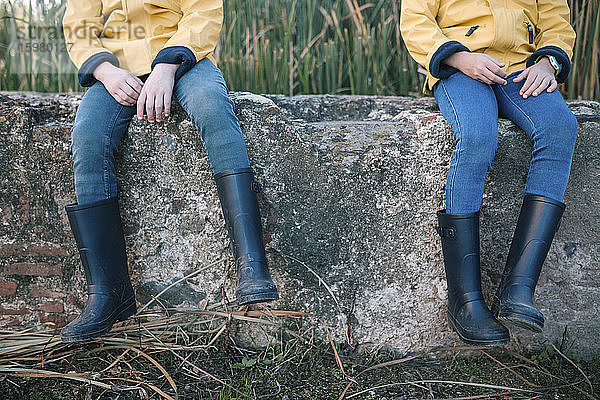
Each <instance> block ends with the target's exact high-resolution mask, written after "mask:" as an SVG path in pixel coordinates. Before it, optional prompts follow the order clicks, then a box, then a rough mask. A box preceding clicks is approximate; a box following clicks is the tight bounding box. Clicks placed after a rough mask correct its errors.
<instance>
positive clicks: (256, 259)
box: [215, 168, 279, 304]
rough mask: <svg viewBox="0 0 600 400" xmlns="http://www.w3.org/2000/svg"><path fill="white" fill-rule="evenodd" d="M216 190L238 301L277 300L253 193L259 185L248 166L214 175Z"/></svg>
mask: <svg viewBox="0 0 600 400" xmlns="http://www.w3.org/2000/svg"><path fill="white" fill-rule="evenodd" d="M215 181H216V183H217V191H218V193H219V199H220V200H221V208H222V209H223V216H224V217H225V223H226V225H227V230H228V231H229V237H230V238H231V242H232V244H233V255H234V257H235V265H236V271H237V279H238V282H237V290H236V297H237V300H238V303H239V304H252V303H262V302H266V301H272V300H277V299H278V298H279V295H278V293H277V287H276V286H275V284H274V283H273V280H272V279H271V274H270V273H269V269H268V266H267V257H266V254H265V245H264V242H263V235H262V225H261V220H260V212H259V210H258V201H257V199H256V193H255V192H258V191H259V189H258V184H257V183H256V182H254V176H253V174H252V170H251V169H250V168H244V169H237V170H228V171H223V172H220V173H218V174H216V175H215Z"/></svg>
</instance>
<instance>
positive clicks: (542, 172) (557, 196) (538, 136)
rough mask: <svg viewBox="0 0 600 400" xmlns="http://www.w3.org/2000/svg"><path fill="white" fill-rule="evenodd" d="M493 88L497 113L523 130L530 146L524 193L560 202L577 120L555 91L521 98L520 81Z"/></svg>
mask: <svg viewBox="0 0 600 400" xmlns="http://www.w3.org/2000/svg"><path fill="white" fill-rule="evenodd" d="M515 76H516V73H515V74H511V76H510V77H509V78H508V79H507V85H506V86H501V85H494V92H495V93H496V97H497V98H498V107H499V111H500V114H501V115H502V116H506V117H507V118H509V119H510V120H512V121H513V122H515V123H516V124H517V125H519V127H521V129H523V130H524V131H525V132H526V133H527V135H528V136H529V138H530V139H531V142H532V144H533V150H532V154H531V163H530V166H529V174H528V175H527V184H526V186H525V194H535V195H540V196H545V197H549V198H551V199H554V200H558V201H562V199H563V196H564V194H565V190H566V188H567V182H568V180H569V173H570V170H571V160H572V158H573V151H574V149H575V140H576V138H577V119H576V118H575V116H574V115H573V113H572V112H571V110H569V108H568V107H567V105H566V103H565V100H564V99H563V97H562V95H561V94H560V93H559V92H558V90H555V91H553V92H552V93H548V92H546V91H543V92H542V93H541V94H539V95H538V96H535V97H534V96H530V97H528V98H527V99H524V98H523V97H522V96H521V95H519V90H520V89H521V87H522V85H523V82H518V83H515V82H513V78H514V77H515Z"/></svg>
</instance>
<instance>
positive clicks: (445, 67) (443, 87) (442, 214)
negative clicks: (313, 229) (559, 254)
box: [401, 0, 577, 345]
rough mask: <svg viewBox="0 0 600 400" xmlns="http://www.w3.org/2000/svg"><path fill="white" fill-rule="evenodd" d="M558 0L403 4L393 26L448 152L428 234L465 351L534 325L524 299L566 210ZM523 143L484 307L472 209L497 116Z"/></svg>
mask: <svg viewBox="0 0 600 400" xmlns="http://www.w3.org/2000/svg"><path fill="white" fill-rule="evenodd" d="M569 19H570V11H569V7H568V5H567V3H566V0H536V1H520V0H506V1H498V0H403V1H402V14H401V30H402V36H403V38H404V41H405V43H406V46H407V48H408V50H409V52H410V54H411V55H412V56H413V58H414V59H415V60H416V61H417V62H418V63H419V64H421V65H422V66H423V67H425V68H426V69H427V72H428V75H427V80H426V83H425V88H424V91H425V92H433V94H434V96H435V99H436V102H437V104H438V106H439V108H440V111H441V112H442V114H443V115H444V117H445V118H446V119H447V120H448V122H449V123H450V125H451V126H452V128H453V130H454V135H455V139H456V140H455V144H456V148H455V150H454V152H453V155H452V161H451V164H450V170H449V172H448V179H447V182H446V209H445V210H442V211H439V212H438V223H439V226H438V231H439V233H440V236H441V238H442V250H443V254H444V264H445V270H446V278H447V283H448V321H449V325H450V327H451V328H452V329H453V330H455V331H456V332H457V333H458V335H459V337H460V338H461V339H462V340H463V341H465V342H466V343H469V344H474V345H501V344H505V343H508V341H509V332H508V330H507V329H506V327H505V326H504V325H503V324H502V323H501V322H500V321H502V322H505V323H512V324H515V325H518V326H521V327H525V328H528V329H531V330H534V331H541V330H542V328H543V326H544V317H543V315H542V314H541V313H540V312H539V311H538V310H537V309H536V308H535V307H534V304H533V294H534V290H535V286H536V284H537V281H538V278H539V275H540V272H541V268H542V264H543V262H544V259H545V258H546V255H547V253H548V249H549V247H550V243H551V242H552V240H553V238H554V233H555V231H556V230H557V229H558V226H559V222H560V218H561V216H562V213H563V211H564V208H565V205H564V203H562V199H563V195H564V193H565V189H566V186H567V181H568V179H569V172H570V167H571V159H572V156H573V150H574V146H575V139H576V136H577V120H576V119H575V116H574V115H573V113H572V112H571V111H570V110H569V108H568V107H567V106H566V104H565V101H564V99H563V98H562V96H561V95H560V93H559V92H558V91H557V90H556V87H557V84H558V83H560V82H564V81H565V80H566V78H567V76H568V74H569V69H570V66H571V65H570V57H571V55H572V48H573V44H574V40H575V32H574V31H573V29H572V28H571V26H570V24H569ZM499 115H500V116H503V117H506V118H509V119H511V120H512V121H514V122H515V123H516V124H517V125H519V126H520V127H521V128H522V129H523V130H524V131H525V132H526V133H527V134H528V135H529V137H530V138H531V141H532V144H533V151H532V159H531V164H530V169H529V174H528V177H527V183H526V186H525V195H524V198H523V203H522V207H521V211H520V214H519V219H518V222H517V227H516V229H515V233H514V236H513V240H512V244H511V246H510V250H509V254H508V257H507V262H506V267H505V270H504V274H503V277H502V281H501V283H500V285H499V288H498V291H497V293H496V295H495V297H494V303H493V307H492V310H491V311H490V309H489V308H488V307H487V305H486V303H485V301H484V299H483V295H482V293H481V273H480V258H479V209H480V206H481V201H482V197H483V189H484V184H485V177H486V173H487V171H488V169H489V167H490V165H491V162H492V160H493V158H494V154H495V152H496V146H497V143H498V116H499Z"/></svg>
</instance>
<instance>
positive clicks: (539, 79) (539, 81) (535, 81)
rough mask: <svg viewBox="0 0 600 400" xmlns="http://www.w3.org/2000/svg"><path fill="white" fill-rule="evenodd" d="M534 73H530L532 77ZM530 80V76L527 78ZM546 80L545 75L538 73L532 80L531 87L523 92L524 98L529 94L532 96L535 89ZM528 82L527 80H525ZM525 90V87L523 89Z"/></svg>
mask: <svg viewBox="0 0 600 400" xmlns="http://www.w3.org/2000/svg"><path fill="white" fill-rule="evenodd" d="M531 76H533V75H530V77H531ZM527 79H528V80H529V78H527ZM543 80H544V77H543V76H541V75H536V76H535V79H533V80H532V82H531V84H530V85H529V87H528V88H527V90H525V91H524V92H523V98H524V99H526V98H528V97H529V96H531V94H532V93H533V91H534V90H536V89H537V88H538V87H540V85H541V84H542V82H543ZM525 83H527V82H525ZM521 90H523V89H521Z"/></svg>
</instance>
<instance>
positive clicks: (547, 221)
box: [493, 195, 565, 332]
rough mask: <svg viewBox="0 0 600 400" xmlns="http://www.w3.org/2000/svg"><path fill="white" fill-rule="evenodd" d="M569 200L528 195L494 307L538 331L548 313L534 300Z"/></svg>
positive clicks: (507, 317) (501, 314) (510, 319)
mask: <svg viewBox="0 0 600 400" xmlns="http://www.w3.org/2000/svg"><path fill="white" fill-rule="evenodd" d="M564 209H565V204H564V203H562V202H560V201H556V200H553V199H550V198H547V197H543V196H536V195H526V196H525V197H524V198H523V205H522V206H521V211H520V213H519V219H518V222H517V227H516V228H515V233H514V236H513V240H512V243H511V245H510V250H509V252H508V257H507V260H506V266H505V268H504V273H503V274H502V281H501V283H500V286H499V287H498V290H497V292H496V296H495V298H494V306H493V311H494V314H495V315H497V316H498V318H500V319H501V320H503V321H507V322H511V323H513V324H516V325H518V326H520V327H523V328H527V329H530V330H533V331H536V332H539V331H541V330H542V329H543V328H544V315H543V314H542V313H541V312H540V311H538V310H537V309H536V308H535V306H534V303H533V296H534V293H535V287H536V285H537V282H538V280H539V277H540V273H541V271H542V265H543V264H544V260H545V259H546V256H547V255H548V251H549V250H550V244H551V243H552V240H553V239H554V234H555V233H556V231H557V230H558V227H559V225H560V220H561V217H562V215H563V212H564Z"/></svg>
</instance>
